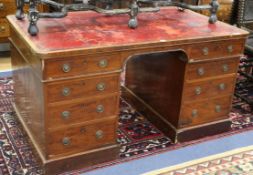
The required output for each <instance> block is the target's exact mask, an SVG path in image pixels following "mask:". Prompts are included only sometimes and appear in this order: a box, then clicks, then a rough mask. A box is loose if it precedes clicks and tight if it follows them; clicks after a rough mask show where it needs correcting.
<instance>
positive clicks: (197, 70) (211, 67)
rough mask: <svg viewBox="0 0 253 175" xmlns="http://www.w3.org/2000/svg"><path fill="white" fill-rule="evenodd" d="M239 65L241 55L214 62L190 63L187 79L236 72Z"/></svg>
mask: <svg viewBox="0 0 253 175" xmlns="http://www.w3.org/2000/svg"><path fill="white" fill-rule="evenodd" d="M238 66H239V57H236V58H231V59H224V60H217V61H212V62H203V63H194V64H188V66H187V70H186V75H185V79H186V80H197V79H202V78H208V77H214V76H220V75H226V74H231V73H236V72H237V69H238Z"/></svg>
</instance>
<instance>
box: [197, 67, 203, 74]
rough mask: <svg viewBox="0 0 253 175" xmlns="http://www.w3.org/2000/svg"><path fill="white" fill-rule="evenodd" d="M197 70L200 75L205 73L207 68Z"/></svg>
mask: <svg viewBox="0 0 253 175" xmlns="http://www.w3.org/2000/svg"><path fill="white" fill-rule="evenodd" d="M197 72H198V75H200V76H202V75H204V74H205V70H204V68H203V67H200V68H198V70H197Z"/></svg>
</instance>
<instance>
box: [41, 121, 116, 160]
mask: <svg viewBox="0 0 253 175" xmlns="http://www.w3.org/2000/svg"><path fill="white" fill-rule="evenodd" d="M117 120H118V117H117V116H112V117H108V118H105V119H102V120H96V121H94V122H90V123H86V124H80V125H78V126H72V127H66V128H64V129H61V130H56V131H53V132H50V133H48V134H47V137H46V138H47V152H48V155H49V157H50V156H57V155H61V154H64V155H69V154H73V153H77V152H80V151H87V150H90V149H95V148H100V147H103V146H106V145H111V144H115V143H116V129H117Z"/></svg>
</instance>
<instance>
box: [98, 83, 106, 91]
mask: <svg viewBox="0 0 253 175" xmlns="http://www.w3.org/2000/svg"><path fill="white" fill-rule="evenodd" d="M97 90H98V91H104V90H105V83H102V82H101V83H98V84H97Z"/></svg>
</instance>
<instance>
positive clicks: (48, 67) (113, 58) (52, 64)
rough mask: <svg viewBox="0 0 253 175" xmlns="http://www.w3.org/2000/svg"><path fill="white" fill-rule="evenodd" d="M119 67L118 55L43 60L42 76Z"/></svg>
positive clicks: (69, 74) (95, 71) (103, 70)
mask: <svg viewBox="0 0 253 175" xmlns="http://www.w3.org/2000/svg"><path fill="white" fill-rule="evenodd" d="M120 69H121V57H120V55H100V56H92V55H90V56H80V57H73V58H62V59H54V60H45V70H44V78H45V79H51V78H59V77H67V76H73V75H74V76H76V75H83V74H89V73H101V72H107V71H115V70H120Z"/></svg>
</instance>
